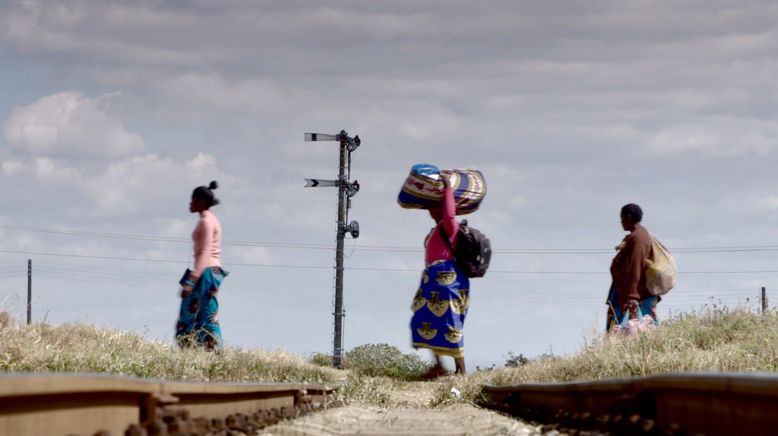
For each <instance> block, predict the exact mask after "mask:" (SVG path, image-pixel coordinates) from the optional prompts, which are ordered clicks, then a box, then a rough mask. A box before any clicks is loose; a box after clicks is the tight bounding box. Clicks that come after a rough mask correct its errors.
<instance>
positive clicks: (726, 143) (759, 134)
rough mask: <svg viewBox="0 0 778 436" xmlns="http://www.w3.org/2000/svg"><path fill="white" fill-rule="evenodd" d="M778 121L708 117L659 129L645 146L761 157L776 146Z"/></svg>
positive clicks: (667, 151) (657, 149)
mask: <svg viewBox="0 0 778 436" xmlns="http://www.w3.org/2000/svg"><path fill="white" fill-rule="evenodd" d="M776 138H778V124H777V123H775V122H773V121H769V120H760V119H739V118H733V117H723V116H722V117H711V118H709V119H706V120H704V121H703V120H700V121H692V122H690V123H689V124H685V125H680V126H673V127H668V128H664V129H662V130H660V131H659V132H658V133H657V134H656V135H655V136H654V137H653V138H652V139H651V140H650V141H649V148H650V149H651V150H653V151H655V152H657V153H659V154H665V155H672V154H680V153H699V154H700V155H703V156H713V157H728V156H739V155H744V154H751V155H757V156H765V155H768V154H770V153H772V152H773V151H774V150H775V149H776V148H778V139H776Z"/></svg>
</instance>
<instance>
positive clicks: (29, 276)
mask: <svg viewBox="0 0 778 436" xmlns="http://www.w3.org/2000/svg"><path fill="white" fill-rule="evenodd" d="M30 324H32V259H27V325H30Z"/></svg>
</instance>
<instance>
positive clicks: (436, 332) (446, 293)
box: [398, 164, 486, 378]
mask: <svg viewBox="0 0 778 436" xmlns="http://www.w3.org/2000/svg"><path fill="white" fill-rule="evenodd" d="M469 174H470V176H468V177H471V176H472V180H471V182H470V183H469V189H458V191H457V193H458V195H459V196H460V197H459V200H456V199H455V193H454V190H453V189H452V186H451V184H452V180H455V182H454V186H459V185H458V183H457V182H456V180H458V181H459V182H460V183H462V184H464V183H465V182H466V179H465V177H464V175H465V173H464V172H460V173H458V174H456V173H455V174H453V175H451V174H448V173H444V172H443V171H439V170H438V169H437V168H436V167H434V166H432V165H427V164H419V165H415V166H414V167H413V168H412V170H411V175H410V177H409V178H408V179H407V180H406V183H405V184H404V186H403V189H402V191H401V192H400V196H399V198H398V202H399V203H400V206H402V207H404V208H420V209H427V210H428V211H429V214H430V216H431V217H432V219H433V220H434V221H435V227H434V228H433V229H432V230H431V231H430V233H429V234H428V235H427V237H426V239H425V241H424V248H425V259H424V260H425V269H424V272H423V273H422V277H421V284H420V286H419V289H418V291H417V292H416V295H415V297H414V299H413V303H412V306H411V309H412V310H413V316H412V317H411V325H410V327H411V337H412V345H413V347H414V348H427V349H429V350H431V351H432V353H433V355H434V358H435V365H434V366H433V367H432V368H431V369H430V370H429V371H428V372H427V374H426V375H425V378H434V377H438V376H441V375H445V374H447V371H446V370H445V368H444V367H443V365H442V362H441V356H450V357H453V358H454V364H455V366H456V373H457V374H461V375H464V374H465V373H466V369H465V349H464V340H463V331H462V329H463V327H464V324H465V317H466V316H467V310H468V306H469V303H470V279H469V278H468V275H467V274H466V273H465V272H463V270H462V268H461V267H460V266H459V265H458V263H457V261H456V259H455V257H454V251H455V249H456V245H457V241H458V236H459V233H460V230H461V226H460V223H459V222H458V221H457V219H456V215H457V213H461V214H464V213H471V212H473V211H475V210H476V209H477V208H478V206H479V205H480V202H481V200H482V199H483V195H484V194H485V193H486V186H485V184H484V183H483V177H482V175H481V174H480V172H476V171H470V172H469ZM449 177H451V179H449ZM441 186H442V193H440V192H439V191H440V187H441ZM474 186H475V188H474ZM463 192H465V193H466V194H464V195H463ZM441 194H442V195H441ZM465 195H470V197H471V198H470V199H468V198H466V197H465ZM460 207H463V208H462V209H460Z"/></svg>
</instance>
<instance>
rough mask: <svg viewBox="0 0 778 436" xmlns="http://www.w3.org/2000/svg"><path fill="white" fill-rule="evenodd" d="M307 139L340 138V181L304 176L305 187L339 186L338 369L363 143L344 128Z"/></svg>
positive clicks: (334, 360)
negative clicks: (357, 158) (357, 154)
mask: <svg viewBox="0 0 778 436" xmlns="http://www.w3.org/2000/svg"><path fill="white" fill-rule="evenodd" d="M305 140H306V141H338V142H340V160H339V166H338V168H339V169H338V179H337V180H321V179H305V187H306V188H315V187H327V186H332V187H337V188H338V230H337V239H336V241H337V242H336V247H335V296H334V301H333V313H332V314H333V316H334V322H333V335H332V336H333V341H332V342H333V345H332V364H333V366H335V367H336V368H342V366H343V322H344V319H345V317H346V312H345V310H344V308H343V243H344V239H345V238H346V233H349V234H350V235H351V237H352V238H354V239H356V238H358V237H359V223H358V222H356V221H351V223H347V222H348V210H349V209H351V197H353V196H354V195H356V193H357V192H358V191H359V182H357V181H356V180H354V181H353V182H351V180H350V179H351V152H353V151H354V150H356V149H357V147H359V145H360V144H361V140H360V139H359V136H354V137H353V138H352V137H349V136H348V135H347V134H346V131H345V130H341V131H340V133H338V134H336V135H327V134H322V133H306V134H305Z"/></svg>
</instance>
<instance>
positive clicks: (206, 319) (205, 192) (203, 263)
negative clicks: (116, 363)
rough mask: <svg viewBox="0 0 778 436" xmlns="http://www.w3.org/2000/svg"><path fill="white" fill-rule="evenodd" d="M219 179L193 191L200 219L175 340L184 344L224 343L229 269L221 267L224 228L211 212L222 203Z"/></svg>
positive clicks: (213, 345) (218, 345)
mask: <svg viewBox="0 0 778 436" xmlns="http://www.w3.org/2000/svg"><path fill="white" fill-rule="evenodd" d="M218 186H219V185H218V184H217V183H216V181H212V182H211V183H210V184H209V185H208V186H207V187H206V186H199V187H197V188H195V190H194V191H193V192H192V199H191V202H190V203H189V212H191V213H197V214H199V215H200V219H199V220H198V221H197V225H196V226H195V229H194V231H193V232H192V241H193V242H194V269H193V270H190V269H187V270H186V272H185V273H184V276H183V277H182V278H181V281H180V282H179V283H181V309H180V311H179V317H178V323H177V324H176V340H177V342H178V344H179V346H181V347H187V346H193V345H200V346H204V347H205V348H206V349H209V350H220V349H221V348H222V346H223V343H222V334H221V327H220V326H219V320H218V316H217V315H218V311H219V302H218V300H217V299H216V294H217V292H218V291H219V286H220V285H221V282H222V280H223V279H224V277H226V276H227V272H226V271H224V270H223V269H222V268H221V261H220V260H219V255H220V254H221V234H222V229H221V225H220V224H219V219H218V218H216V215H214V214H213V212H211V211H210V209H211V207H212V206H215V205H217V204H219V200H218V199H217V198H216V197H214V195H213V190H215V189H216V188H218Z"/></svg>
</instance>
